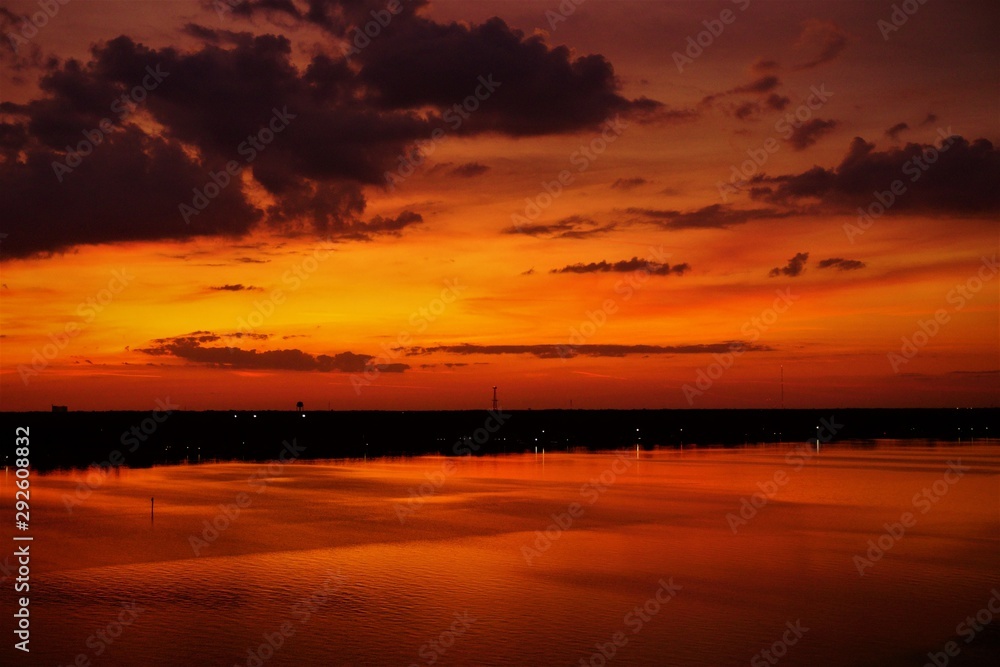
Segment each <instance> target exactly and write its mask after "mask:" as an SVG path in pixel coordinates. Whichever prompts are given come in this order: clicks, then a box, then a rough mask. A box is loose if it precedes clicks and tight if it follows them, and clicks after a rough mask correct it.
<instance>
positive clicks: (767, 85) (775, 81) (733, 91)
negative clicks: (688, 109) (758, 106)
mask: <svg viewBox="0 0 1000 667" xmlns="http://www.w3.org/2000/svg"><path fill="white" fill-rule="evenodd" d="M780 85H781V79H779V78H778V77H777V76H775V75H773V74H767V75H765V76H761V77H758V78H756V79H754V80H753V81H750V82H749V83H745V84H743V85H741V86H736V87H734V88H730V89H728V90H724V91H722V92H721V93H713V94H711V95H706V96H705V97H703V98H702V100H701V104H702V106H705V105H709V104H712V103H713V102H715V101H716V100H719V99H722V98H724V97H729V96H731V95H747V94H750V95H761V96H763V95H765V94H767V93H773V91H774V90H775V89H776V88H777V87H778V86H780Z"/></svg>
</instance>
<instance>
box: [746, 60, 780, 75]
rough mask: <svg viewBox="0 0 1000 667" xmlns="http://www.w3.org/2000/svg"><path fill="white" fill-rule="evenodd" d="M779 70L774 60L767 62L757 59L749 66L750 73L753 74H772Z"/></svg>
mask: <svg viewBox="0 0 1000 667" xmlns="http://www.w3.org/2000/svg"><path fill="white" fill-rule="evenodd" d="M780 68H781V65H779V64H778V61H776V60H769V59H767V58H758V59H757V60H755V61H754V62H752V63H751V64H750V72H751V73H753V74H766V73H767V72H774V71H776V70H778V69H780Z"/></svg>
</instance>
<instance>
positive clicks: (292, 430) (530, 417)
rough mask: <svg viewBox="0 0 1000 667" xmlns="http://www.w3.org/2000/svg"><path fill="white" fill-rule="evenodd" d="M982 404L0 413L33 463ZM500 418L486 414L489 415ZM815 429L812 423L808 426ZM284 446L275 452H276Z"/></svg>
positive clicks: (704, 429)
mask: <svg viewBox="0 0 1000 667" xmlns="http://www.w3.org/2000/svg"><path fill="white" fill-rule="evenodd" d="M998 414H1000V410H998V409H996V408H989V409H939V410H919V409H903V410H900V409H895V410H887V409H867V410H866V409H837V410H527V411H514V412H504V413H500V414H498V415H492V416H491V413H489V412H487V411H446V412H419V411H407V412H390V411H380V412H331V411H326V412H306V413H298V412H292V411H281V412H279V411H257V412H253V411H239V412H220V411H213V412H184V411H176V412H173V413H171V414H169V415H165V414H163V413H160V414H158V415H156V416H157V418H158V419H160V420H161V421H156V419H154V418H153V417H154V415H153V413H151V412H66V413H51V412H29V413H10V412H8V413H0V420H2V422H3V424H4V429H3V431H4V433H5V434H7V438H8V442H7V446H6V447H5V448H4V453H5V457H6V458H5V460H4V463H5V465H12V463H13V458H14V437H15V435H14V429H15V427H18V426H28V427H29V428H30V442H31V445H30V448H31V453H30V459H31V465H32V467H34V468H36V469H40V470H45V469H53V468H71V467H86V466H89V465H95V464H96V465H109V464H110V465H127V466H130V467H146V466H150V465H153V464H167V463H179V462H182V461H189V462H192V463H195V462H198V461H202V462H204V461H209V460H268V459H273V458H277V457H278V456H279V454H280V453H281V451H282V449H283V448H284V445H283V442H284V441H288V442H289V443H291V442H293V441H294V442H295V444H296V445H297V446H298V447H300V448H301V447H304V448H305V449H304V451H303V452H302V457H303V458H307V459H323V458H362V457H364V456H368V457H379V456H400V455H418V454H428V453H438V454H445V455H454V454H474V455H481V454H499V453H514V452H525V451H529V452H533V451H534V448H535V447H536V446H537V447H538V448H539V450H541V449H542V448H545V449H546V450H547V451H559V450H562V451H565V450H566V449H574V448H585V449H590V450H596V449H613V448H621V447H635V445H636V444H639V445H640V446H641V447H643V448H651V447H654V446H661V447H680V446H682V445H683V446H685V447H689V446H705V445H722V446H735V445H743V444H757V443H765V442H768V443H769V442H789V443H802V442H807V441H810V440H812V441H815V439H816V438H817V437H819V438H820V440H821V441H823V442H837V441H848V440H849V441H853V442H856V443H858V444H860V445H862V446H863V445H864V443H865V442H866V441H872V440H874V439H882V438H902V439H932V440H943V441H957V440H958V439H959V438H961V439H962V441H963V442H966V441H968V440H970V439H975V440H977V441H981V440H982V439H983V438H984V437H987V436H992V437H993V438H996V437H1000V426H998V425H997V416H998ZM501 421H502V424H500V423H498V422H501ZM817 427H820V428H819V431H817ZM289 455H290V454H287V453H286V455H285V456H286V457H287V456H289Z"/></svg>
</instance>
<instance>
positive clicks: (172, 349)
mask: <svg viewBox="0 0 1000 667" xmlns="http://www.w3.org/2000/svg"><path fill="white" fill-rule="evenodd" d="M220 339H221V336H219V335H217V334H212V333H211V332H195V333H193V334H188V335H185V336H176V337H174V338H158V339H156V340H154V341H152V342H153V343H154V345H153V346H152V347H147V348H141V349H137V350H135V351H136V352H141V353H143V354H148V355H151V356H158V357H175V358H177V359H183V360H185V361H190V362H192V363H196V364H203V365H206V366H214V367H218V368H231V369H257V370H284V371H316V372H321V373H330V372H341V373H361V372H364V371H366V370H370V369H373V368H374V369H377V370H379V371H382V372H385V373H402V372H403V371H405V370H406V369H408V368H410V366H409V365H408V364H403V363H391V364H375V363H373V360H374V359H375V357H373V356H372V355H370V354H355V353H354V352H341V353H339V354H335V355H327V354H320V355H312V354H309V353H308V352H303V351H302V350H298V349H287V350H265V351H257V350H255V349H252V350H244V349H242V348H239V347H232V346H206V345H205V343H214V342H218V341H219V340H220Z"/></svg>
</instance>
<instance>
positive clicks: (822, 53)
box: [795, 19, 850, 70]
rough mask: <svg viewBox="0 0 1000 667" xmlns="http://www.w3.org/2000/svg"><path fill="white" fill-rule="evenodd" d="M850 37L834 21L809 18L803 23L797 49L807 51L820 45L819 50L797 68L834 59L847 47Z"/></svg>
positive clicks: (813, 65) (810, 67)
mask: <svg viewBox="0 0 1000 667" xmlns="http://www.w3.org/2000/svg"><path fill="white" fill-rule="evenodd" d="M849 41H850V38H849V36H848V34H847V33H846V32H844V31H843V30H842V29H840V28H839V27H838V26H837V24H835V23H833V22H832V21H822V20H819V19H807V20H806V21H804V22H803V23H802V32H801V33H800V34H799V37H798V39H797V40H796V42H795V46H796V49H797V50H799V51H805V50H807V49H813V48H814V46H818V49H819V50H818V52H817V53H816V55H814V56H813V57H812V58H810V59H809V60H807V61H806V62H804V63H802V64H800V65H797V66H796V67H795V69H798V70H804V69H812V68H814V67H818V66H820V65H822V64H824V63H828V62H830V61H831V60H834V59H835V58H836V57H837V56H839V55H840V54H841V52H843V50H844V49H845V48H847V44H848V42H849Z"/></svg>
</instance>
